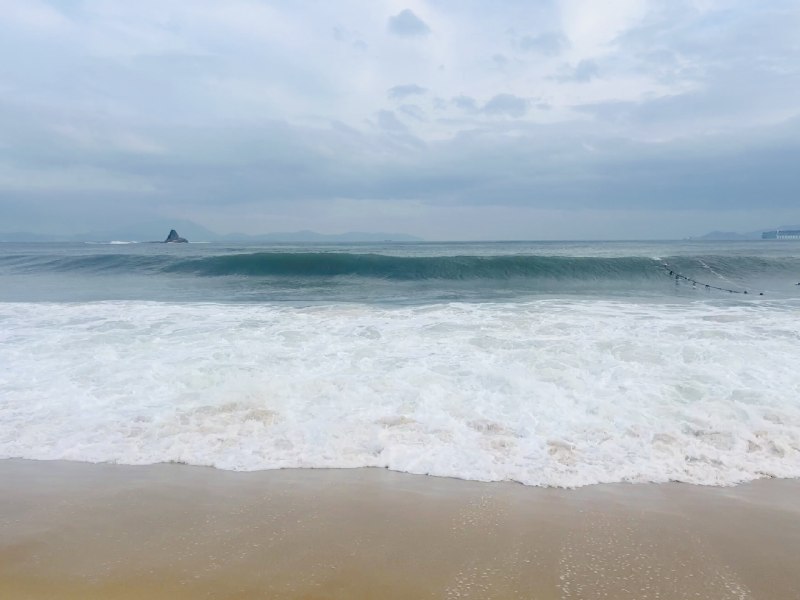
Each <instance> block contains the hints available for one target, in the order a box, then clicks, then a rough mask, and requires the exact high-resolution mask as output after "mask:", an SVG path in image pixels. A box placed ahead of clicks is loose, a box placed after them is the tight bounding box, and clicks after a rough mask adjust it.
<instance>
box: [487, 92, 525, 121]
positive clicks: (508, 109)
mask: <svg viewBox="0 0 800 600" xmlns="http://www.w3.org/2000/svg"><path fill="white" fill-rule="evenodd" d="M482 110H483V112H484V113H486V114H487V115H494V116H507V117H515V118H520V117H523V116H525V113H526V112H528V101H527V100H526V99H525V98H520V97H519V96H515V95H514V94H497V95H496V96H494V97H493V98H491V99H490V100H489V101H488V102H487V103H486V104H484V105H483V109H482Z"/></svg>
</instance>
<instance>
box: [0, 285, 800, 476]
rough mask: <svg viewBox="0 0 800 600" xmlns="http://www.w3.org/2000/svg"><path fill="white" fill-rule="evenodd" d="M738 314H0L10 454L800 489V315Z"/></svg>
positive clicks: (599, 304)
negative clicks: (793, 481)
mask: <svg viewBox="0 0 800 600" xmlns="http://www.w3.org/2000/svg"><path fill="white" fill-rule="evenodd" d="M796 315H797V313H796V310H794V309H792V307H791V306H789V305H785V304H781V303H779V302H772V303H766V302H762V303H757V302H753V303H750V304H740V305H722V304H714V303H710V302H697V303H683V304H681V303H675V304H669V303H667V304H664V303H635V302H621V301H597V300H592V301H580V300H537V301H532V302H526V303H496V304H492V303H482V304H438V305H427V306H418V307H381V306H376V305H355V304H354V305H328V306H324V307H303V308H299V307H292V306H283V307H282V306H275V305H224V304H170V303H155V302H97V303H83V304H78V303H76V304H68V303H66V304H47V303H0V457H3V458H8V457H23V458H32V459H70V460H81V461H92V462H104V461H111V462H120V463H128V464H149V463H156V462H164V461H178V462H185V463H189V464H195V465H210V466H214V467H217V468H221V469H235V470H258V469H275V468H286V467H364V466H373V467H387V468H390V469H395V470H398V471H407V472H410V473H427V474H432V475H440V476H452V477H460V478H466V479H476V480H484V481H494V480H513V481H519V482H522V483H524V484H529V485H546V486H581V485H586V484H592V483H599V482H616V481H630V482H646V481H653V482H661V481H670V480H674V481H684V482H690V483H699V484H712V485H726V484H733V483H736V482H741V481H746V480H750V479H754V478H759V477H765V476H772V477H798V476H800V369H798V364H800V344H799V342H800V321H798V319H797V318H796Z"/></svg>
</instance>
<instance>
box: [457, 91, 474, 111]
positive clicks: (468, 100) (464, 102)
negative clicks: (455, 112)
mask: <svg viewBox="0 0 800 600" xmlns="http://www.w3.org/2000/svg"><path fill="white" fill-rule="evenodd" d="M451 102H452V103H453V104H454V105H455V106H457V107H458V108H460V109H461V110H466V111H470V112H474V111H477V110H478V101H477V100H475V98H472V97H470V96H464V95H463V94H462V95H460V96H456V97H454V98H453V99H452V100H451Z"/></svg>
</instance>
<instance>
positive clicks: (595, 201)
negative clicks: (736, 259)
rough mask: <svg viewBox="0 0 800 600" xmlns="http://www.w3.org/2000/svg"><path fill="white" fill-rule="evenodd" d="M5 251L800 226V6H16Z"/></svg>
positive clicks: (502, 0) (9, 80) (191, 0)
mask: <svg viewBox="0 0 800 600" xmlns="http://www.w3.org/2000/svg"><path fill="white" fill-rule="evenodd" d="M0 15H2V18H0V231H17V230H26V231H34V232H41V233H54V232H63V233H75V232H81V231H86V230H91V229H99V228H103V229H108V228H109V224H111V223H114V222H116V221H119V222H123V223H125V222H136V221H148V220H153V219H156V218H162V217H164V218H176V219H178V218H180V219H189V220H193V221H195V222H197V223H199V224H201V225H204V226H206V227H208V228H210V229H212V230H215V231H218V232H220V233H226V232H231V231H242V232H246V233H266V232H274V231H292V230H298V229H313V230H316V231H320V232H325V233H337V232H344V231H353V230H361V231H390V232H405V233H410V234H414V235H419V236H422V237H424V238H427V239H579V238H594V239H602V238H681V237H684V236H690V235H698V234H702V233H705V232H707V231H709V230H712V229H726V230H739V231H749V230H753V229H758V228H761V227H769V226H777V225H781V224H797V223H800V2H798V1H797V0H764V1H757V0H747V1H744V0H743V1H736V0H729V1H717V0H663V1H646V0H605V1H603V2H598V1H595V0H563V1H555V0H550V1H546V0H541V1H539V0H497V1H493V2H487V1H478V0H402V1H395V0H386V1H379V0H293V1H285V0H281V1H277V0H275V1H272V0H225V1H219V0H137V1H135V2H128V1H124V0H49V1H45V0H0Z"/></svg>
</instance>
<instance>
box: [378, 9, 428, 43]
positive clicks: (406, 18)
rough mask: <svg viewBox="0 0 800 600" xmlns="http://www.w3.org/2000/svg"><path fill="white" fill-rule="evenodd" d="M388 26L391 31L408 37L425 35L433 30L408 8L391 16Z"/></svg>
mask: <svg viewBox="0 0 800 600" xmlns="http://www.w3.org/2000/svg"><path fill="white" fill-rule="evenodd" d="M388 27H389V31H390V32H391V33H393V34H395V35H400V36H406V37H413V36H423V35H428V34H429V33H430V32H431V28H430V27H428V26H427V25H426V24H425V21H423V20H422V19H420V18H419V17H418V16H417V15H415V14H414V13H413V12H412V11H411V10H410V9H408V8H406V9H405V10H402V11H400V12H399V13H398V14H396V15H395V16H393V17H389V25H388Z"/></svg>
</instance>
